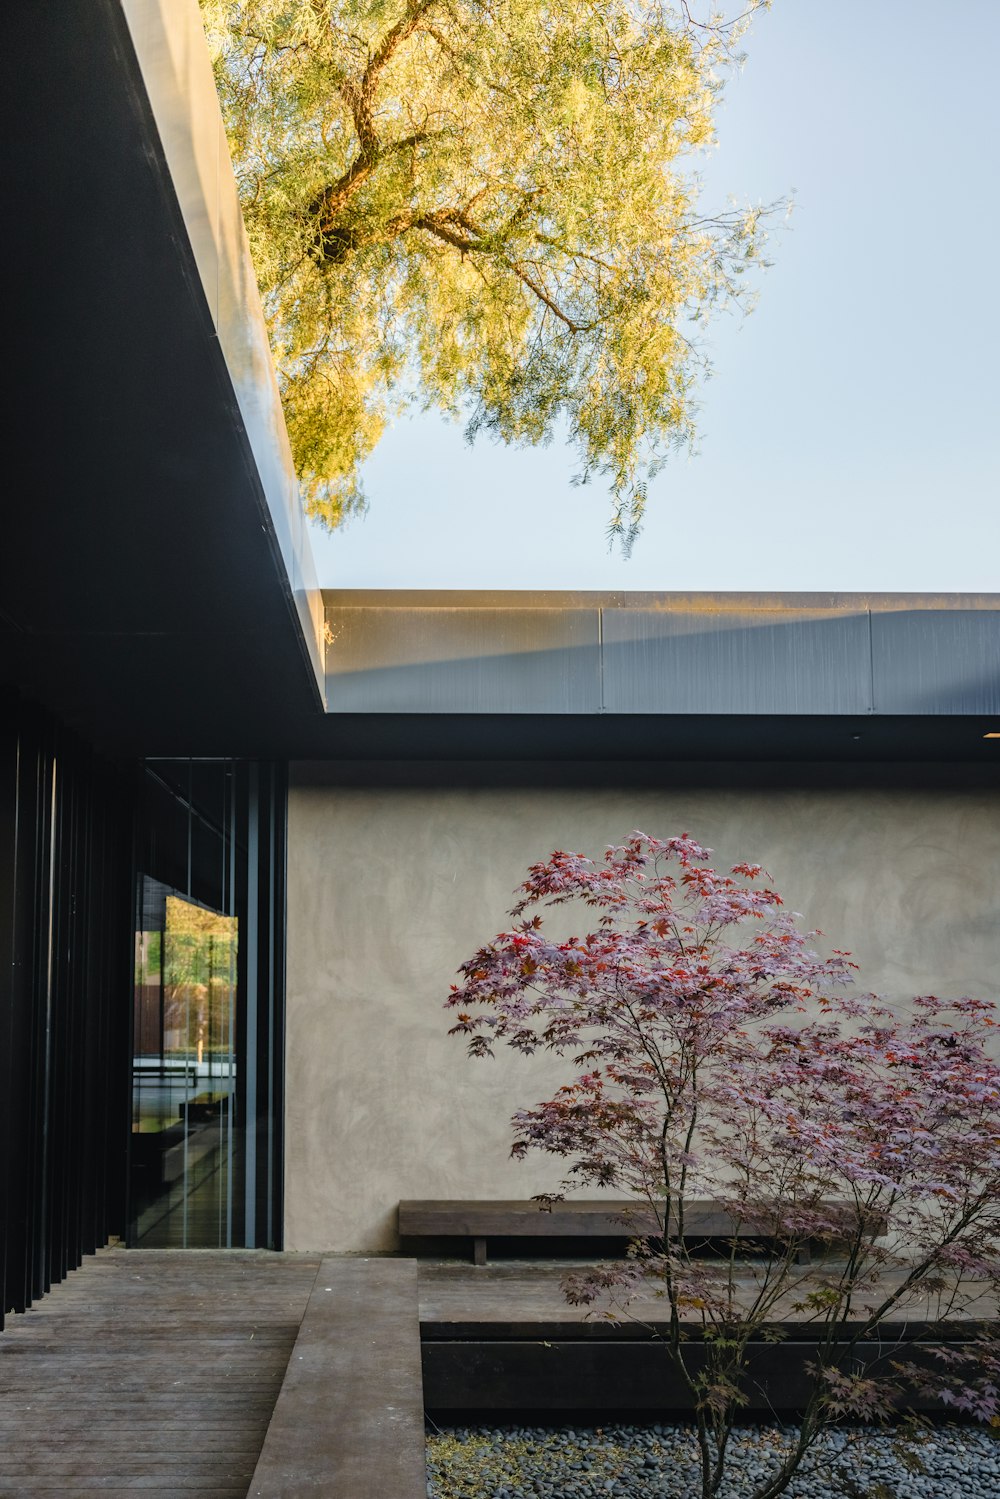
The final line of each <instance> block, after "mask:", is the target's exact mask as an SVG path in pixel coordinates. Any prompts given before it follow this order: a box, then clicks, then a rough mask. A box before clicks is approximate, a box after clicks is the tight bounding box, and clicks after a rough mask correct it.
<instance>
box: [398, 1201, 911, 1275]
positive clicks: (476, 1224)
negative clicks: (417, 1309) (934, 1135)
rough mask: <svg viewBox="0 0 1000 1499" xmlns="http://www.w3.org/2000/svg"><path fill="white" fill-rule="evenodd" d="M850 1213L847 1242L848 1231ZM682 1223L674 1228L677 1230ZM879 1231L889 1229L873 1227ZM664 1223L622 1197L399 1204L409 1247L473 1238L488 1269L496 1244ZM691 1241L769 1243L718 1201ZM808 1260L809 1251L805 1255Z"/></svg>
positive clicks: (639, 1231)
mask: <svg viewBox="0 0 1000 1499" xmlns="http://www.w3.org/2000/svg"><path fill="white" fill-rule="evenodd" d="M846 1214H847V1210H846V1209H845V1237H846V1231H847V1227H848V1219H847V1215H846ZM676 1226H677V1225H676V1220H674V1223H673V1229H674V1231H676ZM873 1227H874V1228H875V1229H876V1230H877V1231H878V1232H884V1225H881V1227H880V1226H879V1225H878V1224H873ZM660 1232H661V1227H660V1220H658V1219H657V1217H656V1214H655V1213H654V1212H653V1211H652V1209H651V1208H649V1207H648V1206H647V1204H646V1203H644V1202H630V1201H628V1200H626V1199H622V1198H611V1199H609V1198H601V1199H600V1200H597V1201H593V1200H592V1201H589V1202H588V1201H582V1200H580V1199H578V1198H570V1199H568V1200H567V1201H564V1202H553V1203H546V1202H532V1201H507V1202H499V1201H494V1202H463V1201H451V1200H448V1199H439V1200H437V1201H417V1200H413V1199H411V1200H409V1201H406V1202H401V1203H400V1204H399V1236H400V1239H401V1240H403V1242H404V1244H409V1245H415V1244H416V1242H417V1241H419V1240H421V1239H456V1238H458V1239H471V1240H472V1252H473V1253H472V1257H473V1263H474V1264H476V1265H485V1264H486V1255H487V1246H488V1243H489V1240H490V1239H522V1238H524V1239H631V1238H645V1237H651V1238H655V1237H657V1236H658V1235H659V1234H660ZM684 1239H685V1242H691V1241H694V1242H698V1241H700V1240H712V1239H716V1240H719V1239H722V1240H726V1239H747V1240H756V1241H758V1242H768V1240H769V1236H768V1235H767V1234H766V1233H762V1232H761V1231H760V1229H759V1228H754V1227H753V1226H752V1225H750V1224H748V1223H745V1222H742V1221H741V1220H740V1219H738V1218H735V1217H734V1216H733V1215H732V1214H731V1213H727V1212H726V1211H725V1210H724V1209H723V1208H722V1207H720V1206H719V1204H718V1203H716V1202H711V1201H698V1202H689V1203H688V1204H687V1205H686V1207H685V1210H684ZM800 1259H803V1260H807V1259H808V1248H807V1247H803V1249H802V1250H801V1251H800Z"/></svg>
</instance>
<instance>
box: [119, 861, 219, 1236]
mask: <svg viewBox="0 0 1000 1499" xmlns="http://www.w3.org/2000/svg"><path fill="white" fill-rule="evenodd" d="M140 910H141V913H142V926H141V928H140V930H139V931H138V932H137V933H136V965H135V1015H134V1032H133V1035H134V1043H133V1060H132V1182H133V1207H134V1211H133V1220H134V1239H135V1242H136V1243H137V1244H143V1245H145V1246H147V1247H149V1248H152V1247H158V1248H175V1247H178V1248H186V1247H187V1246H189V1245H199V1246H201V1247H206V1248H207V1247H209V1246H223V1245H227V1244H230V1243H232V1237H233V1231H232V1220H233V1175H234V1172H233V1169H232V1168H233V1164H234V1155H233V1153H234V1144H235V1133H234V1122H235V1099H236V1074H237V1059H236V972H237V961H238V939H237V931H238V923H237V919H236V917H234V916H227V915H225V914H224V913H223V912H221V911H215V910H212V909H211V908H210V907H206V906H201V905H198V904H196V903H195V902H194V901H192V900H189V899H187V898H186V897H185V896H183V895H181V894H179V892H177V891H176V890H171V889H170V887H169V886H167V885H164V884H162V883H161V882H160V881H159V880H155V879H152V878H151V877H150V876H148V875H144V876H142V877H141V885H140Z"/></svg>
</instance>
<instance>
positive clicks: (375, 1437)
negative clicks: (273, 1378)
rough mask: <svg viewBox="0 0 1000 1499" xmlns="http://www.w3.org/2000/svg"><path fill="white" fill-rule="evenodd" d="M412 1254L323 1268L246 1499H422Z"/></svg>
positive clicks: (336, 1261) (331, 1261)
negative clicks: (315, 1498) (316, 1498)
mask: <svg viewBox="0 0 1000 1499" xmlns="http://www.w3.org/2000/svg"><path fill="white" fill-rule="evenodd" d="M426 1493H427V1477H426V1469H425V1465H424V1411H423V1385H422V1380H421V1370H420V1323H419V1314H418V1298H417V1266H416V1261H414V1260H398V1259H392V1260H390V1259H340V1258H334V1257H330V1258H327V1259H324V1260H323V1261H322V1263H321V1265H320V1268H319V1273H318V1275H317V1277H316V1283H315V1286H314V1287H313V1291H312V1294H311V1296H310V1298H309V1302H308V1305H307V1307H306V1312H305V1316H304V1317H303V1319H302V1326H301V1327H300V1329H299V1335H298V1338H297V1339H296V1342H295V1346H294V1348H293V1350H292V1355H291V1358H290V1359H289V1361H288V1369H287V1371H286V1373H285V1378H284V1381H283V1383H282V1386H281V1391H280V1394H279V1395H278V1400H277V1404H276V1405H275V1407H274V1413H273V1415H272V1417H271V1424H270V1426H269V1427H268V1429H267V1436H266V1437H265V1439H264V1446H263V1449H262V1451H261V1454H260V1460H259V1462H258V1464H257V1468H256V1471H255V1473H254V1476H253V1481H252V1482H251V1484H250V1489H249V1495H248V1499H311V1496H316V1495H319V1494H322V1495H323V1496H324V1499H425V1496H426Z"/></svg>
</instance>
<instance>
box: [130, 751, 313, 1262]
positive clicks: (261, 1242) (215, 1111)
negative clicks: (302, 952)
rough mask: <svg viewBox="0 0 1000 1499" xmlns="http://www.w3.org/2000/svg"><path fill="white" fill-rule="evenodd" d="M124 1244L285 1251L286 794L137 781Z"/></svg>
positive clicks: (265, 770)
mask: <svg viewBox="0 0 1000 1499" xmlns="http://www.w3.org/2000/svg"><path fill="white" fill-rule="evenodd" d="M143 789H144V805H143V809H142V814H141V819H140V834H139V840H138V842H139V847H138V856H139V858H138V863H139V875H138V885H137V891H136V929H135V930H136V936H135V982H134V1003H133V1022H132V1027H133V1043H132V1130H131V1159H130V1170H129V1183H130V1212H129V1242H130V1243H132V1244H134V1245H137V1246H144V1247H147V1248H152V1247H157V1248H226V1247H230V1246H240V1245H244V1246H247V1247H255V1246H265V1247H270V1248H278V1247H280V1243H279V1238H280V1223H281V1213H280V1194H281V1155H280V1127H281V1081H282V1079H281V1072H282V1038H283V1025H282V1018H283V959H284V953H283V928H284V816H285V797H284V779H283V775H282V774H281V769H280V767H276V766H273V765H266V764H261V763H259V762H252V761H220V760H216V761H156V762H150V763H149V764H148V765H147V766H146V769H145V781H144V788H143Z"/></svg>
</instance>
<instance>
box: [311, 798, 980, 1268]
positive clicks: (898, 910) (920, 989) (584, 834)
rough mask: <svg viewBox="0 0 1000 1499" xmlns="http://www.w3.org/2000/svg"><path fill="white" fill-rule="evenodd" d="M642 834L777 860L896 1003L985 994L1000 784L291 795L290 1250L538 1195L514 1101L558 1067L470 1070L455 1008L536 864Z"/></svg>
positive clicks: (383, 1236) (838, 942)
mask: <svg viewBox="0 0 1000 1499" xmlns="http://www.w3.org/2000/svg"><path fill="white" fill-rule="evenodd" d="M633 828H640V829H642V830H643V831H645V832H648V833H651V834H654V835H656V836H669V835H670V834H672V833H675V832H680V831H682V830H686V831H690V832H691V833H693V834H694V835H695V837H697V838H699V839H700V840H701V841H702V842H703V843H706V844H708V845H709V846H710V847H712V848H714V849H715V851H716V860H717V861H718V862H719V863H720V864H722V863H723V862H724V863H725V864H727V865H728V864H730V863H733V862H735V861H736V860H737V859H744V858H745V859H753V860H758V861H760V862H762V863H763V864H764V865H765V866H766V867H767V869H768V870H769V871H770V873H771V875H772V876H773V878H774V880H775V882H776V886H777V888H778V889H779V890H780V891H781V892H782V894H783V895H784V896H785V898H786V901H787V902H788V904H789V905H790V906H791V907H792V908H793V909H795V910H798V911H801V912H803V913H804V915H805V917H806V920H807V923H808V924H809V925H812V926H819V927H820V928H822V929H823V931H824V932H825V933H826V934H827V937H828V939H829V942H830V945H831V946H838V947H847V948H849V949H851V951H852V952H853V953H854V955H855V957H856V958H857V960H858V961H860V963H861V965H862V972H861V977H860V981H859V982H860V983H861V984H862V985H863V987H864V988H865V989H874V990H877V991H878V992H880V993H882V994H884V995H885V996H886V997H888V998H891V999H903V998H905V997H907V996H909V995H912V994H916V993H928V992H936V993H942V994H950V995H958V994H963V993H974V994H981V995H987V994H993V993H995V992H996V975H997V973H998V971H1000V924H998V922H997V898H998V888H1000V880H998V873H1000V798H997V797H996V796H995V794H991V793H989V792H987V791H969V792H965V793H963V792H950V791H930V790H928V791H912V790H907V791H859V790H850V791H847V790H842V791H822V792H821V791H813V790H810V791H761V790H753V791H719V790H693V791H692V790H679V789H674V790H662V791H650V790H638V791H636V790H628V791H625V790H613V789H612V790H594V791H591V790H572V791H553V790H518V789H506V790H447V789H435V790H426V789H422V790H410V789H407V790H400V789H380V790H355V789H335V788H329V787H315V786H305V785H303V786H297V787H293V790H292V792H291V796H290V805H289V842H288V866H289V871H288V872H289V883H288V1033H287V1087H288V1093H287V1110H286V1194H287V1195H286V1226H285V1242H286V1246H287V1248H289V1249H331V1250H347V1251H349V1250H368V1251H371V1250H380V1249H389V1248H392V1247H394V1244H395V1238H394V1228H393V1225H394V1213H395V1208H396V1204H397V1203H398V1201H399V1199H400V1198H404V1197H527V1196H530V1195H531V1194H532V1193H534V1192H539V1191H544V1190H546V1189H550V1188H551V1187H553V1186H554V1185H555V1183H556V1182H557V1180H558V1178H559V1171H558V1169H557V1168H556V1166H555V1165H554V1164H553V1165H549V1164H548V1163H547V1162H546V1161H545V1160H544V1159H543V1158H541V1157H539V1159H538V1160H535V1161H531V1162H526V1163H524V1164H515V1163H513V1162H511V1161H510V1159H509V1148H510V1135H509V1126H508V1120H509V1117H510V1114H511V1113H512V1111H513V1110H514V1109H515V1108H517V1107H519V1106H524V1105H530V1104H533V1103H535V1102H537V1101H539V1100H540V1099H542V1098H544V1097H547V1096H548V1092H549V1090H550V1089H551V1088H552V1086H553V1082H554V1081H555V1080H557V1078H558V1075H559V1066H560V1064H559V1063H557V1062H554V1061H553V1059H552V1058H544V1057H543V1058H534V1059H531V1060H525V1059H523V1058H519V1057H515V1056H513V1055H510V1056H498V1057H497V1059H496V1060H495V1061H472V1060H470V1059H469V1058H468V1057H467V1056H466V1055H465V1051H464V1047H463V1045H462V1043H461V1042H460V1041H459V1040H458V1039H457V1038H454V1037H452V1038H449V1037H448V1036H447V1034H446V1032H447V1029H448V1026H449V1024H450V1023H451V1021H450V1019H449V1016H448V1014H447V1013H446V1012H445V1011H444V1010H443V1009H442V1004H443V1001H444V999H445V997H446V995H447V993H448V985H449V983H450V982H451V981H452V979H453V977H454V975H455V970H456V968H457V966H458V964H459V963H460V962H462V961H463V960H464V959H465V958H467V957H469V956H471V954H472V953H473V952H474V951H475V950H476V948H477V947H479V946H480V945H482V943H483V942H485V941H488V940H489V939H490V938H491V937H492V936H493V935H494V934H495V933H496V932H497V931H498V930H500V929H501V927H502V926H503V925H504V914H505V912H506V910H507V909H508V907H509V905H510V904H511V892H512V891H513V889H514V887H515V886H516V885H517V884H518V883H519V882H520V880H521V879H522V878H523V876H524V872H525V870H526V867H527V865H528V863H529V862H532V861H534V860H537V859H539V858H543V857H545V856H546V855H548V854H549V853H550V852H551V851H552V850H553V849H554V848H557V847H562V848H571V849H575V850H578V851H581V852H584V853H587V854H590V855H592V856H593V855H598V856H599V855H600V854H601V853H602V852H603V849H604V848H605V847H606V846H607V844H609V843H611V842H617V841H620V839H621V838H622V837H623V836H624V835H625V834H627V833H628V832H629V831H631V830H632V829H633Z"/></svg>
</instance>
